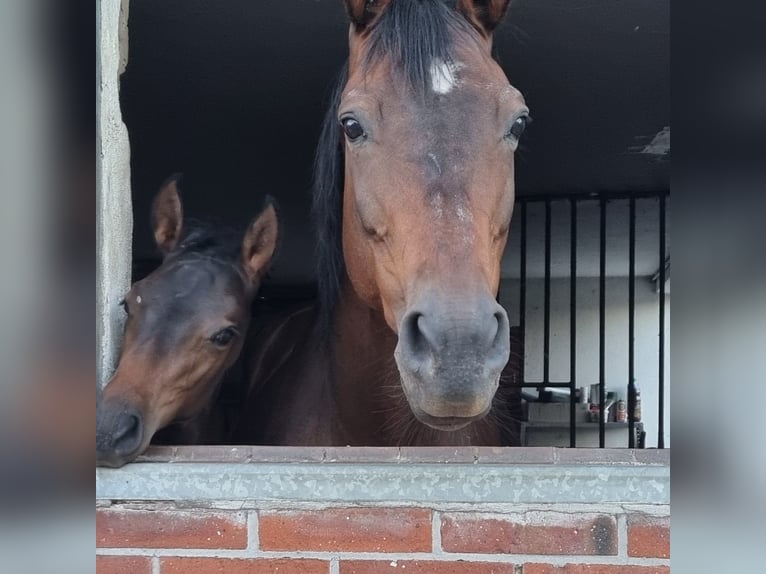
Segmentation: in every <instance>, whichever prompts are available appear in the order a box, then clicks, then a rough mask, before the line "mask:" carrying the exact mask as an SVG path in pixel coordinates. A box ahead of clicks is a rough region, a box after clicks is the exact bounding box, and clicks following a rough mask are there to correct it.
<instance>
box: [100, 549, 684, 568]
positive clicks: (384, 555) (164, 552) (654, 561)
mask: <svg viewBox="0 0 766 574" xmlns="http://www.w3.org/2000/svg"><path fill="white" fill-rule="evenodd" d="M96 554H102V555H109V556H152V555H156V556H160V557H178V558H250V559H252V558H261V559H288V560H289V559H293V560H299V559H309V560H311V559H314V560H324V561H328V562H330V561H332V560H333V559H337V560H339V561H343V560H373V561H394V560H403V561H406V560H433V561H436V562H456V561H459V560H462V561H466V562H497V563H502V564H520V563H526V562H534V563H544V564H551V565H552V566H564V565H565V564H599V565H607V566H609V565H611V566H668V567H669V566H670V559H669V558H639V557H627V558H626V557H622V556H587V555H581V554H563V555H547V554H472V553H465V552H454V553H453V552H449V553H443V554H433V553H431V552H338V551H332V552H317V551H308V550H299V551H291V552H280V551H274V550H271V551H266V550H260V551H257V552H248V551H247V550H223V549H216V548H211V549H207V550H199V549H166V548H162V549H153V548H152V549H141V548H97V549H96Z"/></svg>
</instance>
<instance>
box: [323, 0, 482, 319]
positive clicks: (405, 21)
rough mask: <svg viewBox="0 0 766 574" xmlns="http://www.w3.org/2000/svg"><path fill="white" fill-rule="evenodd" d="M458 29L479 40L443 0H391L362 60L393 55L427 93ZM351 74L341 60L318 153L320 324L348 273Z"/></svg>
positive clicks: (369, 62)
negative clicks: (341, 115) (346, 168)
mask: <svg viewBox="0 0 766 574" xmlns="http://www.w3.org/2000/svg"><path fill="white" fill-rule="evenodd" d="M458 33H460V34H461V36H463V37H465V36H467V37H469V38H471V39H473V40H476V41H477V42H478V39H479V36H478V33H477V32H476V30H474V28H473V27H472V26H471V25H470V24H469V23H468V21H467V20H466V19H465V18H464V17H463V16H462V15H461V14H459V13H458V12H457V11H456V10H455V9H454V8H453V7H451V6H450V5H448V4H446V3H445V2H444V1H443V0H392V2H391V3H390V4H389V6H388V7H387V8H386V10H385V11H384V12H383V14H381V16H380V17H379V18H378V20H377V21H376V22H375V24H374V25H373V28H372V29H371V30H370V39H369V50H368V52H367V54H366V57H365V60H364V62H363V65H364V66H365V68H369V67H371V66H374V65H376V64H378V63H380V62H382V61H383V60H384V59H386V58H389V59H390V60H391V69H392V70H393V71H394V73H396V74H398V75H399V76H400V77H401V78H402V79H403V80H404V81H406V82H407V84H408V85H409V86H411V87H412V88H413V89H414V90H415V92H416V93H418V94H424V93H426V91H427V89H428V86H429V85H430V82H431V73H430V68H431V65H432V63H433V62H434V61H435V60H441V61H442V62H445V63H449V62H452V61H453V60H454V57H453V56H454V54H453V52H454V39H455V37H456V35H457V34H458ZM347 76H348V63H346V64H345V65H344V66H343V69H342V70H341V73H340V74H339V77H338V80H337V83H336V85H335V88H334V90H333V92H332V97H331V101H330V106H329V108H328V110H327V113H326V115H325V118H324V121H323V122H322V131H321V133H320V136H319V143H318V146H317V152H316V156H315V159H314V189H313V216H314V226H315V233H316V239H317V244H316V272H317V282H318V291H319V307H320V325H321V326H322V327H323V328H329V327H331V325H332V316H333V310H334V308H335V304H336V302H337V300H338V296H339V292H340V282H341V279H342V277H343V274H344V273H345V269H344V263H343V245H342V227H343V221H342V208H343V145H342V144H343V140H342V138H341V131H340V126H339V124H338V116H337V114H338V106H339V105H340V100H341V95H342V93H343V88H344V87H345V85H346V80H347Z"/></svg>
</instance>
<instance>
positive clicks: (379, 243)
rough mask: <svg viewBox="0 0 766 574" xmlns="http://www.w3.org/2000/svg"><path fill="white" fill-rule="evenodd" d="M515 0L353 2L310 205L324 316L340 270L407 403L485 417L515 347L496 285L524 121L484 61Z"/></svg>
mask: <svg viewBox="0 0 766 574" xmlns="http://www.w3.org/2000/svg"><path fill="white" fill-rule="evenodd" d="M508 3H509V2H508V0H505V1H492V0H486V1H478V0H476V1H470V0H458V1H457V2H456V3H453V4H454V6H453V5H450V4H447V3H445V2H443V1H440V0H376V1H375V0H373V1H370V0H346V7H347V11H348V14H349V17H350V20H351V26H350V31H349V59H348V65H347V68H346V70H345V71H344V74H343V77H342V78H341V80H340V83H339V86H338V89H337V91H336V94H335V96H334V98H333V103H332V106H331V109H330V110H329V113H328V116H327V118H326V120H325V123H324V126H323V131H322V136H321V142H320V149H319V153H318V157H317V185H316V190H315V198H314V202H315V205H314V207H315V212H316V215H317V224H318V228H319V231H320V254H319V256H320V261H319V268H320V274H321V276H320V282H321V283H320V290H321V292H322V298H323V304H324V308H325V313H326V314H329V315H331V314H332V307H333V305H334V304H335V302H336V301H337V300H338V298H339V297H341V296H342V295H341V291H342V285H343V283H344V281H345V280H346V279H345V277H344V273H345V275H346V276H347V277H348V281H349V282H350V285H351V287H352V288H353V292H354V294H355V296H356V297H358V298H359V299H360V300H361V301H362V302H363V304H364V305H366V306H367V307H368V308H369V309H371V310H372V311H374V312H379V313H381V314H382V316H383V317H384V318H385V323H386V324H387V325H388V327H389V328H390V329H391V330H392V331H393V332H394V333H395V334H396V337H397V342H396V347H395V351H394V357H395V360H396V366H397V368H398V372H399V377H400V379H401V384H402V388H403V390H404V394H405V395H406V398H407V402H408V403H409V406H410V408H411V410H412V413H413V414H414V415H415V416H416V417H417V419H418V420H420V421H421V422H422V423H425V424H426V425H428V426H430V427H432V428H434V429H438V430H451V431H454V430H457V429H460V428H462V427H464V426H466V425H468V424H469V423H471V422H473V421H477V420H480V419H482V418H483V417H484V416H485V415H486V414H487V413H488V412H489V410H490V408H491V406H492V401H493V397H494V395H495V392H496V390H497V388H498V382H499V378H500V374H501V371H502V370H503V367H504V366H505V365H506V363H507V361H508V356H509V344H510V343H509V324H508V317H507V315H506V313H505V311H504V310H503V308H502V307H501V306H500V305H499V304H498V303H497V301H496V296H497V291H498V285H499V280H500V262H501V257H502V253H503V249H504V247H505V243H506V239H507V236H508V227H509V223H510V220H511V214H512V211H513V203H514V152H515V150H516V148H517V146H518V144H519V138H520V136H521V134H522V132H523V131H524V128H525V127H526V124H527V122H528V121H529V111H528V109H527V106H526V105H525V103H524V99H523V97H522V95H521V93H520V92H519V91H518V90H517V89H515V88H513V87H512V86H511V85H510V83H509V82H508V79H507V78H506V76H505V74H504V73H503V70H502V69H501V68H500V66H499V65H498V64H497V62H496V61H495V60H494V59H493V58H492V54H491V51H492V32H493V30H494V29H495V27H496V26H497V25H498V23H499V22H500V21H501V19H502V18H503V16H504V14H505V12H506V10H507V7H508Z"/></svg>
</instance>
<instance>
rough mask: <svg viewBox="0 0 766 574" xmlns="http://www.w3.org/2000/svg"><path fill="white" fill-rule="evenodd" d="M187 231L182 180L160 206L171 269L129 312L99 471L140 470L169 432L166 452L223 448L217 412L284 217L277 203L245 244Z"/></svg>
mask: <svg viewBox="0 0 766 574" xmlns="http://www.w3.org/2000/svg"><path fill="white" fill-rule="evenodd" d="M182 222H183V210H182V204H181V198H180V195H179V192H178V178H177V177H171V178H170V179H168V180H167V181H166V182H165V183H164V184H163V186H162V188H161V189H160V191H159V193H158V194H157V196H156V197H155V199H154V202H153V205H152V226H153V230H154V238H155V241H156V244H157V246H158V247H159V249H160V251H161V252H162V253H163V254H164V257H163V260H162V264H161V265H160V266H159V267H158V268H157V269H156V270H155V271H153V272H152V273H150V274H149V275H148V276H147V277H145V278H144V279H142V280H141V281H138V282H137V283H135V284H134V285H133V286H132V287H131V289H130V291H129V292H128V294H127V295H126V296H125V298H124V300H123V302H122V305H123V307H124V309H125V312H126V313H127V320H126V324H125V333H124V338H123V341H122V347H121V350H120V357H119V362H118V365H117V368H116V370H115V372H114V375H113V376H112V377H111V379H110V381H109V382H108V384H107V385H106V387H105V389H104V391H103V393H102V395H101V396H100V397H99V399H100V400H98V403H97V409H96V412H97V416H96V421H97V422H96V457H97V464H99V465H102V466H115V467H116V466H122V465H124V464H126V463H127V462H130V461H132V460H134V459H135V458H136V457H137V456H138V455H139V454H141V453H142V452H143V451H144V450H146V448H147V446H148V445H149V443H150V441H151V440H152V437H153V436H154V435H155V432H157V431H159V430H160V429H163V428H165V427H167V429H166V432H165V441H164V442H166V443H167V442H170V443H172V444H192V443H199V442H210V441H221V439H222V438H223V437H222V434H221V433H222V432H223V431H222V430H220V429H219V430H217V429H216V424H215V421H214V420H212V418H213V417H212V410H211V405H212V403H213V402H214V400H215V398H216V395H217V392H218V390H219V388H220V384H221V381H222V379H223V376H224V374H225V373H226V371H227V369H229V368H230V367H231V366H232V365H233V364H234V362H235V361H236V360H237V358H238V356H239V354H240V351H241V349H242V346H243V340H244V337H245V334H246V333H247V331H248V327H249V324H250V315H251V305H252V302H253V299H254V297H255V294H256V293H257V291H258V287H259V284H260V281H261V278H262V277H263V275H264V274H265V272H266V271H267V270H268V268H269V265H270V262H271V259H272V256H273V254H274V249H275V246H276V241H277V233H278V222H277V215H276V211H275V209H274V206H273V204H272V202H271V200H270V199H267V205H266V207H265V209H264V210H263V211H262V213H261V214H260V215H259V216H258V217H257V218H255V219H254V220H253V221H252V222H251V223H250V225H249V226H248V228H247V231H246V232H245V234H244V238H243V237H242V235H240V234H236V233H234V232H232V231H230V230H223V229H219V228H216V227H214V226H211V225H204V224H201V223H196V224H188V223H186V224H184V223H182ZM169 425H170V426H169ZM206 433H207V435H206Z"/></svg>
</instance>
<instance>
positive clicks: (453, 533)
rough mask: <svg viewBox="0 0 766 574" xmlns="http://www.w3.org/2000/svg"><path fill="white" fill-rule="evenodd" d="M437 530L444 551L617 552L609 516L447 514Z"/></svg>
mask: <svg viewBox="0 0 766 574" xmlns="http://www.w3.org/2000/svg"><path fill="white" fill-rule="evenodd" d="M441 533H442V548H443V549H444V550H445V551H447V552H481V553H487V554H549V555H550V554H557V555H573V554H574V555H577V554H580V555H591V556H594V555H601V556H614V555H616V554H617V522H616V520H615V518H614V517H613V516H604V515H580V516H572V515H568V514H558V513H529V514H527V515H525V517H519V518H518V519H514V518H510V517H509V518H489V517H483V516H481V515H476V514H448V515H444V517H443V518H442V524H441Z"/></svg>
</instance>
